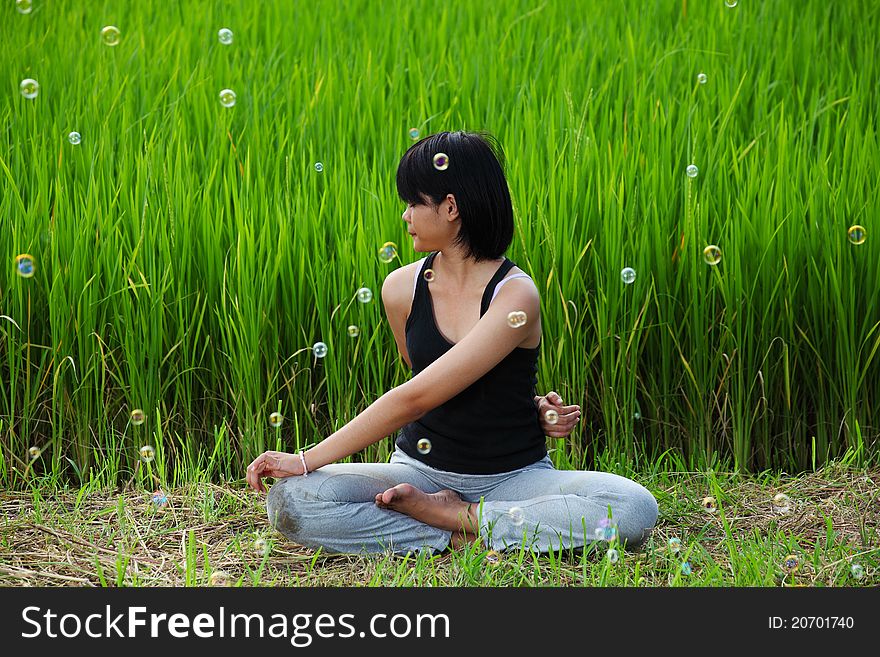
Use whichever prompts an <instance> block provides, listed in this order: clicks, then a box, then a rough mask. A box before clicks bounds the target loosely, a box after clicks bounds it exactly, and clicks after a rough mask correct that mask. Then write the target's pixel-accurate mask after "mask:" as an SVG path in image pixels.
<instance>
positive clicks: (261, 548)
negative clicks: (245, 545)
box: [253, 538, 269, 557]
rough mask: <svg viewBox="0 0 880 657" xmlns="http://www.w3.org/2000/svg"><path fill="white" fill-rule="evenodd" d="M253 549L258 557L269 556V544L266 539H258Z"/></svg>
mask: <svg viewBox="0 0 880 657" xmlns="http://www.w3.org/2000/svg"><path fill="white" fill-rule="evenodd" d="M253 549H254V554H256V555H257V556H258V557H264V556H266V555H267V554H269V543H267V542H266V539H265V538H258V539H256V540H255V541H254V545H253Z"/></svg>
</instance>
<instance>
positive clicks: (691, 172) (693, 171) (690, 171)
mask: <svg viewBox="0 0 880 657" xmlns="http://www.w3.org/2000/svg"><path fill="white" fill-rule="evenodd" d="M698 173H700V170H699V169H698V168H697V165H696V164H688V168H687V175H688V178H696V177H697V174H698Z"/></svg>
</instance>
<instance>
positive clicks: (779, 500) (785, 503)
mask: <svg viewBox="0 0 880 657" xmlns="http://www.w3.org/2000/svg"><path fill="white" fill-rule="evenodd" d="M773 510H774V511H775V512H776V513H788V512H789V511H791V500H790V499H789V498H788V495H786V494H785V493H777V494H776V495H775V496H774V497H773Z"/></svg>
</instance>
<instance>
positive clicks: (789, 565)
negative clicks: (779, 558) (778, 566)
mask: <svg viewBox="0 0 880 657" xmlns="http://www.w3.org/2000/svg"><path fill="white" fill-rule="evenodd" d="M800 567H801V562H800V559H798V557H797V555H796V554H789V555H788V556H787V557H785V559H784V560H783V562H782V570H784V571H785V572H787V573H794V572H796V571H797V569H798V568H800Z"/></svg>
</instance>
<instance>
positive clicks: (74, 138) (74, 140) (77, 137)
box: [67, 130, 82, 146]
mask: <svg viewBox="0 0 880 657" xmlns="http://www.w3.org/2000/svg"><path fill="white" fill-rule="evenodd" d="M67 141H69V142H70V143H71V144H73V145H74V146H77V145H79V143H80V142H81V141H82V135H81V134H79V133H78V132H77V131H76V130H74V131H73V132H71V133H70V134H69V135H67Z"/></svg>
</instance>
